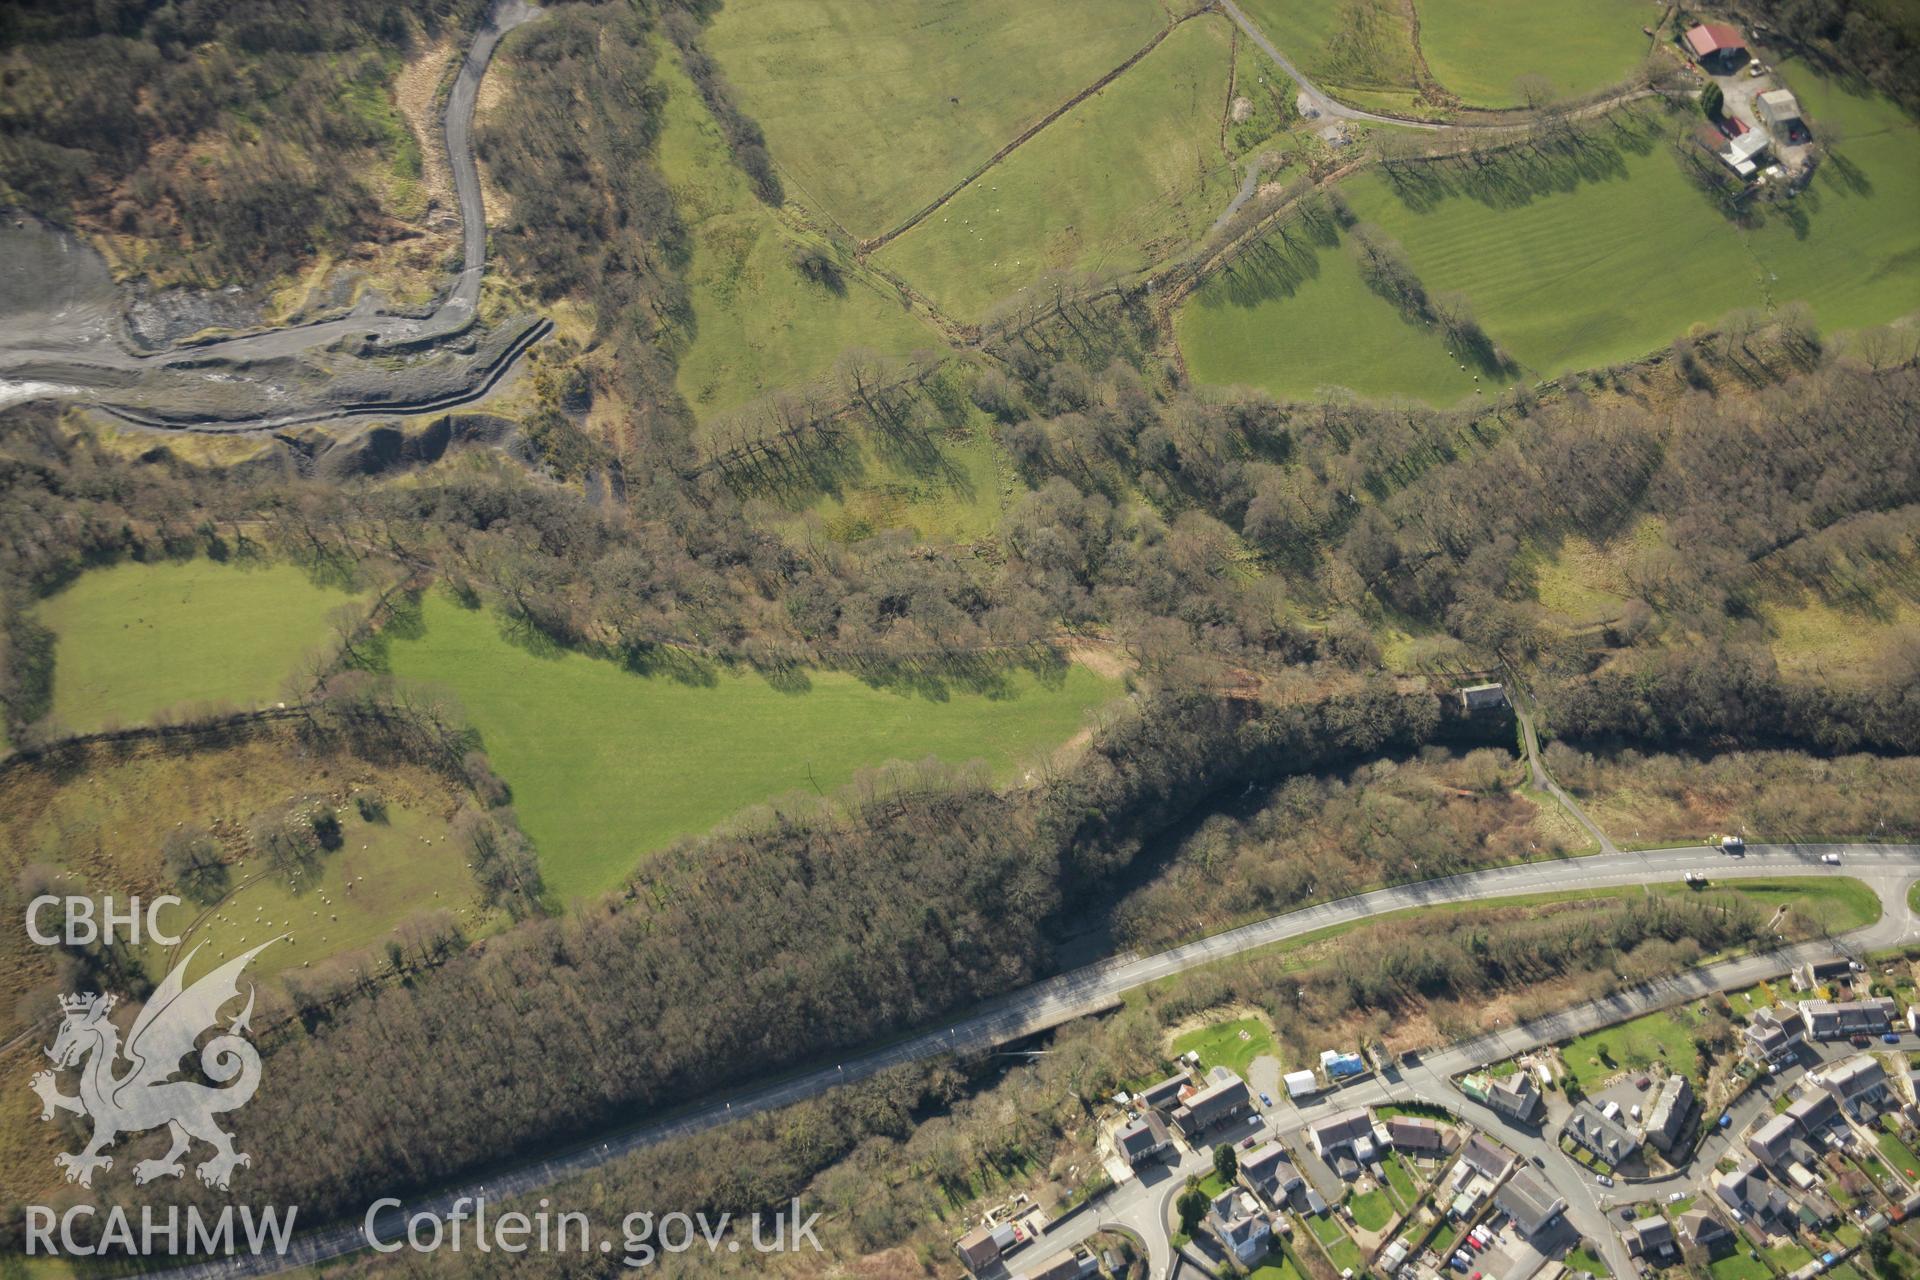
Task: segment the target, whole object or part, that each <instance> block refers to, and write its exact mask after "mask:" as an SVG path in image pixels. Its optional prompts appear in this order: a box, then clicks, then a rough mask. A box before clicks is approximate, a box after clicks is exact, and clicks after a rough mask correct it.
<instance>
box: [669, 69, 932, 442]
mask: <svg viewBox="0 0 1920 1280" xmlns="http://www.w3.org/2000/svg"><path fill="white" fill-rule="evenodd" d="M656 66H657V68H658V70H657V74H658V76H659V78H660V82H661V84H662V85H664V86H665V88H666V90H667V104H666V108H665V111H664V113H663V116H662V127H661V132H660V168H661V172H662V173H663V174H665V176H666V179H667V182H668V184H669V185H670V186H671V187H672V188H673V198H674V203H675V205H676V206H677V207H678V208H679V210H680V215H681V217H682V218H684V219H685V220H686V222H687V224H688V226H689V228H690V229H691V230H692V237H691V239H692V245H693V252H692V254H691V256H690V258H689V260H688V262H687V267H686V279H687V285H688V288H689V290H690V291H691V293H692V299H693V326H692V334H691V341H690V342H689V343H688V344H687V346H686V347H685V349H684V350H683V351H682V352H681V353H680V358H679V365H678V370H677V373H676V378H675V380H676V385H677V386H678V387H679V389H680V394H681V395H682V396H684V397H685V398H686V401H687V403H688V404H689V405H691V406H692V407H693V410H694V412H695V413H696V414H699V415H701V416H702V417H706V416H709V415H712V414H715V413H721V412H724V411H726V410H728V409H732V408H735V407H737V406H738V405H741V404H743V403H745V402H747V401H750V400H752V399H754V398H756V397H758V396H761V395H764V394H765V393H767V392H769V391H772V390H774V389H776V388H779V387H786V386H793V385H796V384H800V383H805V382H810V381H813V380H815V379H818V378H820V377H821V376H823V375H824V374H826V373H827V372H828V371H829V370H830V369H831V368H832V366H833V362H834V359H835V358H836V357H837V356H839V355H840V353H841V352H843V351H845V350H847V349H849V348H851V347H867V348H870V349H872V350H874V351H877V352H880V353H881V354H882V355H894V356H904V355H907V354H909V353H911V352H913V351H915V350H919V349H922V348H934V347H939V346H940V345H941V340H940V336H939V334H937V333H936V332H934V331H933V330H932V329H930V328H928V327H927V326H926V325H924V324H922V323H921V322H920V320H919V319H918V318H917V317H916V316H915V315H914V314H913V312H912V311H910V310H908V309H907V306H906V304H905V302H904V301H903V300H902V299H901V298H900V297H899V295H898V294H897V293H896V292H895V291H894V290H893V289H892V288H890V287H889V286H887V285H885V284H884V283H880V282H876V280H875V279H874V278H873V277H872V276H871V275H870V274H868V273H865V272H862V271H860V270H858V269H857V268H854V267H853V266H852V264H851V263H847V262H843V263H842V271H841V281H840V286H839V287H838V288H837V289H836V288H833V287H830V286H829V285H826V284H819V283H815V282H814V281H811V280H809V279H807V278H806V277H804V276H802V275H801V274H800V272H799V270H798V269H797V268H796V267H795V266H794V263H793V254H794V251H795V249H796V248H798V247H800V246H802V245H807V246H811V247H817V248H821V249H827V250H828V251H829V252H831V250H830V247H829V246H828V245H827V243H826V242H825V241H824V240H822V239H820V238H819V237H817V236H813V235H810V234H808V233H807V232H806V231H805V230H804V229H803V228H801V227H800V226H799V225H798V224H796V223H790V222H788V221H786V220H784V219H783V218H782V216H781V215H780V214H779V213H776V212H775V211H774V210H772V209H769V208H768V207H767V206H766V205H764V204H762V203H761V202H760V201H759V200H757V199H755V198H754V195H753V192H752V190H751V189H750V187H749V185H748V182H747V178H746V175H744V174H743V173H741V171H740V169H739V167H738V166H736V165H735V164H734V163H733V159H732V157H731V155H730V154H729V153H728V150H727V144H726V140H725V138H724V137H722V136H721V133H720V128H719V126H718V125H716V124H715V123H714V121H713V116H712V115H711V114H710V113H709V112H708V111H707V108H706V104H705V103H703V102H702V101H701V100H700V96H699V93H698V92H697V91H696V90H695V89H694V87H693V83H692V82H691V81H690V80H688V79H687V76H686V73H685V72H684V71H683V70H681V67H680V61H679V58H678V57H677V55H675V54H674V53H673V51H672V50H671V49H663V50H662V52H661V55H660V58H659V61H658V63H657V64H656Z"/></svg>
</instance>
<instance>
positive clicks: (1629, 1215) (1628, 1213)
mask: <svg viewBox="0 0 1920 1280" xmlns="http://www.w3.org/2000/svg"><path fill="white" fill-rule="evenodd" d="M1620 1221H1622V1222H1632V1221H1633V1206H1632V1205H1630V1204H1623V1205H1621V1206H1620Z"/></svg>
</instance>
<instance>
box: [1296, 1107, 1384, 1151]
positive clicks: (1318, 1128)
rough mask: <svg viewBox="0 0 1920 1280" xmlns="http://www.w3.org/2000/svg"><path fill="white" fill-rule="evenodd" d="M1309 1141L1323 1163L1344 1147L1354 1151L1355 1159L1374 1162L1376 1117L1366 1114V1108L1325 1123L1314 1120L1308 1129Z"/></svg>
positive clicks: (1353, 1110) (1330, 1118)
mask: <svg viewBox="0 0 1920 1280" xmlns="http://www.w3.org/2000/svg"><path fill="white" fill-rule="evenodd" d="M1307 1141H1308V1142H1309V1143H1311V1144H1312V1146H1313V1152H1314V1154H1315V1155H1317V1156H1319V1157H1320V1158H1321V1159H1323V1160H1324V1159H1326V1158H1327V1157H1329V1156H1330V1155H1332V1154H1333V1153H1334V1152H1336V1151H1339V1150H1340V1149H1341V1148H1343V1147H1348V1148H1352V1150H1353V1154H1354V1156H1355V1158H1357V1159H1359V1160H1362V1161H1365V1160H1371V1159H1372V1158H1373V1117H1372V1116H1370V1115H1368V1114H1367V1109H1366V1108H1365V1107H1355V1108H1353V1109H1352V1110H1351V1111H1342V1112H1340V1113H1338V1114H1337V1115H1331V1116H1328V1117H1327V1118H1326V1119H1324V1120H1315V1121H1313V1122H1312V1123H1311V1124H1309V1125H1308V1126H1307ZM1362 1144H1365V1149H1364V1150H1362V1149H1361V1148H1362Z"/></svg>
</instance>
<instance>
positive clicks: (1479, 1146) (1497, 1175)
mask: <svg viewBox="0 0 1920 1280" xmlns="http://www.w3.org/2000/svg"><path fill="white" fill-rule="evenodd" d="M1513 1160H1514V1155H1513V1152H1511V1151H1509V1150H1507V1149H1506V1148H1505V1147H1503V1146H1501V1145H1500V1144H1499V1143H1497V1142H1495V1141H1494V1140H1493V1139H1491V1138H1488V1137H1486V1136H1484V1135H1482V1134H1478V1133H1476V1134H1474V1135H1473V1136H1472V1137H1471V1138H1469V1139H1467V1145H1466V1146H1464V1147H1462V1148H1461V1149H1460V1161H1461V1163H1462V1164H1464V1165H1466V1166H1467V1168H1469V1169H1471V1170H1473V1171H1474V1172H1475V1173H1477V1174H1479V1175H1480V1176H1481V1177H1483V1178H1487V1179H1489V1180H1491V1181H1494V1182H1498V1181H1499V1180H1500V1179H1502V1178H1504V1177H1506V1176H1507V1170H1509V1169H1511V1168H1513Z"/></svg>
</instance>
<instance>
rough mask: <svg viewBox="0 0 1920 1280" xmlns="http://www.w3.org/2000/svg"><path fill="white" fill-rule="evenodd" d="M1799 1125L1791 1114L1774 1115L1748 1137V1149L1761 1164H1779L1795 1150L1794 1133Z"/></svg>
mask: <svg viewBox="0 0 1920 1280" xmlns="http://www.w3.org/2000/svg"><path fill="white" fill-rule="evenodd" d="M1797 1128H1798V1126H1797V1125H1796V1124H1795V1123H1794V1119H1793V1117H1792V1116H1790V1115H1786V1114H1784V1113H1783V1114H1781V1115H1777V1116H1774V1117H1773V1118H1772V1119H1770V1120H1768V1121H1767V1122H1766V1123H1765V1124H1763V1125H1761V1126H1760V1127H1759V1128H1758V1129H1755V1130H1754V1131H1753V1132H1752V1133H1751V1134H1749V1135H1748V1137H1747V1150H1748V1151H1751V1152H1752V1153H1753V1158H1754V1159H1756V1160H1758V1161H1759V1162H1760V1163H1761V1164H1769V1165H1773V1164H1779V1163H1780V1162H1781V1161H1782V1160H1785V1159H1786V1158H1787V1157H1788V1156H1789V1155H1790V1154H1792V1150H1793V1135H1794V1131H1795V1130H1796V1129H1797Z"/></svg>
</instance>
